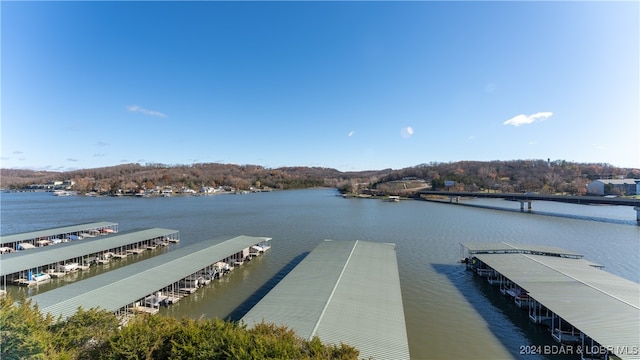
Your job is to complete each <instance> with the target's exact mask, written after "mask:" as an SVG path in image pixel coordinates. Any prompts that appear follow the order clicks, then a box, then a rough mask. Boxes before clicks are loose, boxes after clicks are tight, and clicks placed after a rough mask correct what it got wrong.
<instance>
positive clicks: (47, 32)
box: [0, 1, 640, 171]
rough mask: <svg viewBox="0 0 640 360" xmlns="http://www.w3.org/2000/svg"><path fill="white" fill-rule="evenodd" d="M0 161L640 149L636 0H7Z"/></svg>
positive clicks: (621, 152)
mask: <svg viewBox="0 0 640 360" xmlns="http://www.w3.org/2000/svg"><path fill="white" fill-rule="evenodd" d="M0 6H1V16H2V19H1V20H2V25H1V26H2V27H1V30H2V33H1V36H2V38H1V40H2V43H1V61H2V63H1V70H2V72H1V75H2V78H1V85H2V88H1V91H2V93H1V100H2V103H1V105H2V110H1V111H2V113H1V115H2V119H1V120H2V123H1V140H2V144H1V162H0V166H1V167H3V168H28V169H42V170H54V171H64V170H72V169H80V168H94V167H102V166H111V165H118V164H122V163H132V162H137V163H141V164H145V163H164V164H192V163H209V162H219V163H233V164H256V165H262V166H265V167H270V168H277V167H281V166H321V167H330V168H336V169H338V170H341V171H357V170H369V169H373V170H377V169H385V168H393V169H400V168H404V167H410V166H415V165H418V164H422V163H429V162H434V161H435V162H449V161H459V160H480V161H489V160H514V159H547V158H550V159H552V160H562V159H563V160H568V161H576V162H598V163H609V164H612V165H615V166H620V167H635V168H640V145H639V144H640V141H639V137H640V114H639V109H640V105H639V99H640V94H639V84H640V75H639V67H640V55H639V53H640V51H639V44H640V40H639V33H640V26H639V16H640V10H639V3H638V2H635V1H634V2H429V1H427V2H346V3H345V2H187V3H182V2H7V1H3V2H2V3H1V4H0Z"/></svg>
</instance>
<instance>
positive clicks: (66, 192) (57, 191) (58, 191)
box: [53, 190, 77, 196]
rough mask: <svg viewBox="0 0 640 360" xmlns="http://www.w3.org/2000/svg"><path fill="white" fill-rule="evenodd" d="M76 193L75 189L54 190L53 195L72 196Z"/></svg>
mask: <svg viewBox="0 0 640 360" xmlns="http://www.w3.org/2000/svg"><path fill="white" fill-rule="evenodd" d="M76 194H77V193H76V192H75V191H67V190H55V191H54V192H53V195H55V196H74V195H76Z"/></svg>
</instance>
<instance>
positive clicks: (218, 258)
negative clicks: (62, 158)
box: [30, 236, 271, 319]
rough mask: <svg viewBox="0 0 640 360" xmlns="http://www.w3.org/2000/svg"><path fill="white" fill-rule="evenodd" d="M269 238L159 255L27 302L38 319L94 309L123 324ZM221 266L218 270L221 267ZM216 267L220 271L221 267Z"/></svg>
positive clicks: (213, 243) (173, 299) (192, 287)
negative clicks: (36, 310) (111, 314)
mask: <svg viewBox="0 0 640 360" xmlns="http://www.w3.org/2000/svg"><path fill="white" fill-rule="evenodd" d="M270 244H271V238H266V237H251V236H237V237H233V238H215V239H211V240H207V241H202V242H199V243H195V244H193V245H189V246H186V247H183V248H179V249H175V250H172V251H168V252H165V253H163V254H161V255H158V256H154V257H152V258H150V259H147V260H143V261H139V262H136V263H133V264H131V265H127V266H124V267H122V268H119V269H116V270H112V271H108V272H106V273H103V274H100V275H97V276H94V277H91V278H89V279H86V280H82V281H78V282H75V283H73V284H69V285H66V286H63V287H60V288H57V289H54V290H50V291H47V292H44V293H42V294H38V295H36V296H33V297H31V298H30V299H31V300H32V301H33V304H34V305H35V304H37V305H38V307H39V309H40V311H41V312H42V313H43V314H47V313H50V314H51V315H53V317H54V318H58V317H59V316H61V317H62V318H68V317H70V316H71V315H73V314H75V313H76V311H77V310H78V307H82V308H84V309H91V308H100V309H104V310H107V311H112V312H114V313H116V314H117V315H118V316H120V318H121V319H127V318H129V317H130V316H131V315H132V314H134V313H136V312H147V313H157V312H158V311H159V308H160V307H162V306H168V305H169V303H170V302H171V303H173V302H177V301H178V300H179V299H180V298H181V297H183V296H186V294H188V293H192V292H195V291H196V290H197V289H198V288H200V287H202V286H204V285H205V283H206V280H211V279H215V278H219V277H221V276H224V274H225V273H228V272H229V271H231V269H232V267H230V266H227V267H226V269H225V266H224V265H228V264H230V263H232V262H233V260H235V259H247V260H248V259H249V258H250V257H251V256H252V255H251V254H250V249H251V248H252V246H257V247H260V248H263V249H268V248H269V247H270ZM223 264H224V265H223ZM221 266H222V267H221Z"/></svg>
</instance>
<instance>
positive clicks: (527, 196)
mask: <svg viewBox="0 0 640 360" xmlns="http://www.w3.org/2000/svg"><path fill="white" fill-rule="evenodd" d="M418 194H420V195H441V196H463V197H475V198H494V199H495V198H499V199H506V200H517V201H533V200H542V201H560V202H566V203H572V204H599V205H622V206H635V207H640V199H625V198H619V197H603V196H567V195H539V194H534V193H522V194H518V193H485V192H466V191H426V190H423V191H418Z"/></svg>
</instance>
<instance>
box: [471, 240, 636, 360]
mask: <svg viewBox="0 0 640 360" xmlns="http://www.w3.org/2000/svg"><path fill="white" fill-rule="evenodd" d="M461 249H462V252H463V254H464V255H463V262H464V263H466V265H467V268H468V269H470V270H473V271H474V272H475V273H476V274H477V275H478V276H481V277H486V278H487V281H488V282H489V283H491V284H492V285H497V286H499V291H500V293H502V294H503V295H505V296H508V297H510V298H512V299H513V301H514V303H515V304H516V306H518V307H520V308H522V309H526V310H527V311H528V313H529V319H530V320H531V321H532V322H534V323H538V324H542V325H544V326H547V327H549V329H550V333H551V336H552V338H553V339H554V340H555V341H556V342H557V343H560V344H565V345H573V346H575V351H572V353H573V354H580V356H581V358H582V359H609V358H620V359H638V358H640V353H639V351H638V350H639V349H640V338H639V337H638V330H639V328H638V319H640V285H639V284H637V283H634V282H632V281H629V280H626V279H623V278H620V277H618V276H615V275H613V274H611V273H608V272H606V271H604V270H603V267H602V266H601V265H599V264H595V263H593V262H590V261H588V260H585V259H584V258H583V256H582V255H580V254H577V253H575V252H571V251H567V250H564V249H561V248H556V247H550V246H538V245H525V244H513V243H507V242H500V243H464V244H461ZM496 279H497V281H496ZM572 349H573V348H572ZM590 349H603V350H602V351H600V350H599V351H597V352H595V353H594V352H593V351H590Z"/></svg>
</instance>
